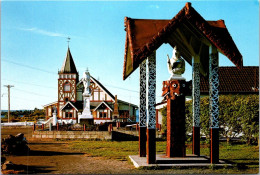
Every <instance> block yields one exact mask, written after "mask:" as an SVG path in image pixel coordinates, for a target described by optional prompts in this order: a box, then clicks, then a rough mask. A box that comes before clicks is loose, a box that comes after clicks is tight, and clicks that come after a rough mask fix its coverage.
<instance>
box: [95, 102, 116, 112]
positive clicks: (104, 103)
mask: <svg viewBox="0 0 260 175" xmlns="http://www.w3.org/2000/svg"><path fill="white" fill-rule="evenodd" d="M105 107H107V108H108V109H110V111H113V109H112V107H111V106H110V105H109V104H108V103H107V102H105V101H102V102H101V103H100V104H99V105H98V106H97V107H96V108H95V109H94V111H96V110H97V109H98V108H105Z"/></svg>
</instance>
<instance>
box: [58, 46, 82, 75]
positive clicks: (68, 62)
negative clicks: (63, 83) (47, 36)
mask: <svg viewBox="0 0 260 175" xmlns="http://www.w3.org/2000/svg"><path fill="white" fill-rule="evenodd" d="M60 73H76V74H77V73H78V71H77V69H76V66H75V63H74V61H73V58H72V55H71V53H70V48H69V47H68V51H67V55H66V58H65V60H64V62H63V65H62V67H61V70H60Z"/></svg>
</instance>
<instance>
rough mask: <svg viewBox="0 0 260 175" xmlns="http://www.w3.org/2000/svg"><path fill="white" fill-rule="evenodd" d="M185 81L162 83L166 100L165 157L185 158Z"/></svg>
mask: <svg viewBox="0 0 260 175" xmlns="http://www.w3.org/2000/svg"><path fill="white" fill-rule="evenodd" d="M185 94H186V81H185V80H168V81H164V82H163V94H162V95H163V96H164V97H165V98H166V99H167V146H166V156H167V157H185V156H186V146H185Z"/></svg>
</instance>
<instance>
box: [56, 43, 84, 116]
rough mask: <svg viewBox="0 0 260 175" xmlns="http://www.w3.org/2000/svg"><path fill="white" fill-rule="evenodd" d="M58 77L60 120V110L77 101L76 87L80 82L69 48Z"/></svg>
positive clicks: (59, 114) (59, 113)
mask: <svg viewBox="0 0 260 175" xmlns="http://www.w3.org/2000/svg"><path fill="white" fill-rule="evenodd" d="M58 75H59V78H58V111H59V112H58V117H59V118H60V117H61V111H60V109H61V108H62V107H63V106H64V105H65V104H66V103H67V102H68V101H70V102H76V100H77V95H76V90H77V88H76V85H77V83H78V81H79V75H78V71H77V69H76V66H75V63H74V61H73V58H72V55H71V52H70V48H69V47H68V50H67V55H66V57H65V60H64V62H63V65H62V67H61V70H60V71H59V72H58Z"/></svg>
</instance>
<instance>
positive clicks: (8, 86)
mask: <svg viewBox="0 0 260 175" xmlns="http://www.w3.org/2000/svg"><path fill="white" fill-rule="evenodd" d="M4 86H5V87H7V88H8V123H9V119H10V88H11V87H14V86H13V85H4Z"/></svg>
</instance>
